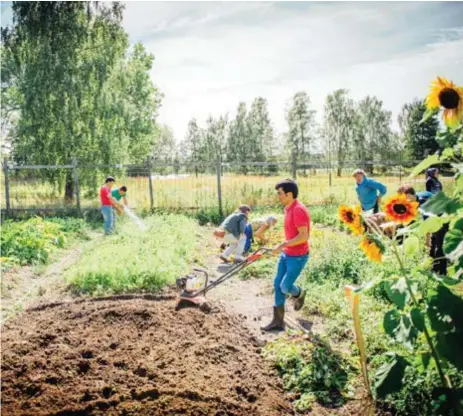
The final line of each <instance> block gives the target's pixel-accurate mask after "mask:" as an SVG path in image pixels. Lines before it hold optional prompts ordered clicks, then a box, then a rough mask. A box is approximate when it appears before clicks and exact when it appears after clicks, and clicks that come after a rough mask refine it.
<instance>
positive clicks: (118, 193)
mask: <svg viewBox="0 0 463 416" xmlns="http://www.w3.org/2000/svg"><path fill="white" fill-rule="evenodd" d="M111 196H112V197H113V198H114V199H115V200H116V201H117V206H115V207H114V208H115V209H114V210H113V215H114V219H113V221H114V225H113V227H114V228H115V227H116V210H117V211H118V213H119V215H123V214H124V207H128V206H129V202H128V201H127V186H125V185H124V186H121V187H119V188H115V189H113V190H112V191H111ZM121 199H122V201H123V202H124V205H122V204H121Z"/></svg>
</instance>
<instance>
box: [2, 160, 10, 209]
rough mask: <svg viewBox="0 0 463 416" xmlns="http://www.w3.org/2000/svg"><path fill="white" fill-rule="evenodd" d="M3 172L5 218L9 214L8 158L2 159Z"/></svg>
mask: <svg viewBox="0 0 463 416" xmlns="http://www.w3.org/2000/svg"><path fill="white" fill-rule="evenodd" d="M3 172H4V175H5V203H6V204H5V208H6V216H7V218H8V217H9V216H10V210H11V207H10V183H9V181H8V160H6V159H5V160H4V161H3Z"/></svg>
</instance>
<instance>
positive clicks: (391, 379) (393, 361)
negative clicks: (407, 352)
mask: <svg viewBox="0 0 463 416" xmlns="http://www.w3.org/2000/svg"><path fill="white" fill-rule="evenodd" d="M386 355H387V356H388V360H387V361H386V362H385V363H384V364H383V365H382V366H381V367H380V368H379V369H378V370H377V372H376V380H375V389H376V392H377V393H378V396H379V397H386V396H387V395H388V394H390V393H392V392H395V391H397V390H400V389H401V388H402V386H403V377H404V374H405V368H406V366H407V361H406V360H405V359H404V358H403V357H401V356H399V355H397V354H395V353H391V354H386Z"/></svg>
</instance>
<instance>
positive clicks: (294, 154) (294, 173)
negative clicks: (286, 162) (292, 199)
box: [291, 151, 297, 180]
mask: <svg viewBox="0 0 463 416" xmlns="http://www.w3.org/2000/svg"><path fill="white" fill-rule="evenodd" d="M296 158H297V156H296V152H294V151H293V152H292V160H291V165H292V170H293V179H294V180H296V176H297V161H296Z"/></svg>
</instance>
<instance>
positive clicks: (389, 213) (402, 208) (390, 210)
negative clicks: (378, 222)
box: [384, 194, 419, 224]
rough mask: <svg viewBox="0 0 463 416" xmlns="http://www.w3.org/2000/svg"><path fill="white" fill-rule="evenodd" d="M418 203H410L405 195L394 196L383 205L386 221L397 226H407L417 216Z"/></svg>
mask: <svg viewBox="0 0 463 416" xmlns="http://www.w3.org/2000/svg"><path fill="white" fill-rule="evenodd" d="M418 206H419V204H418V202H411V201H409V200H408V199H407V196H406V195H405V194H396V195H394V196H393V197H391V198H389V199H388V200H387V201H386V204H385V205H384V213H385V214H386V219H387V220H389V221H394V222H396V223H398V224H408V223H409V222H410V221H412V220H414V219H415V218H416V216H417V215H418Z"/></svg>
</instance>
